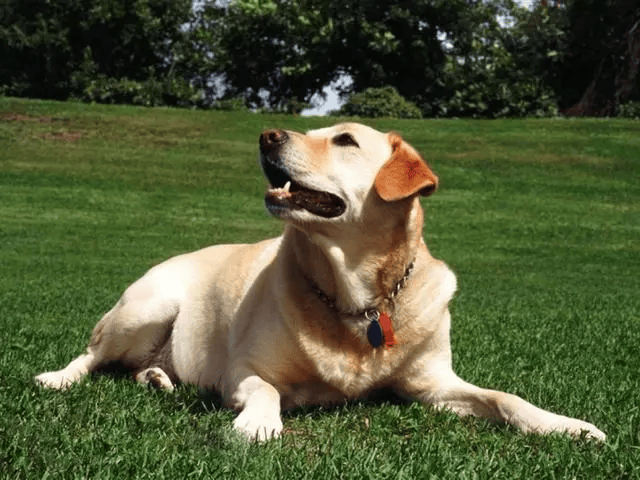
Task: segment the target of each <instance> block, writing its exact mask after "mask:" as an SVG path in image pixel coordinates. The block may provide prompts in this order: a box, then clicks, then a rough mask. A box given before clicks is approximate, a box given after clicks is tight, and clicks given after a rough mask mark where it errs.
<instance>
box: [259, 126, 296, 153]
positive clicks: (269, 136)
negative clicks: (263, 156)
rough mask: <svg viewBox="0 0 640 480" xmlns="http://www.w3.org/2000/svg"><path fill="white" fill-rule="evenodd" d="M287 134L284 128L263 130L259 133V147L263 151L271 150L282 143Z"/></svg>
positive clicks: (287, 136) (285, 139)
mask: <svg viewBox="0 0 640 480" xmlns="http://www.w3.org/2000/svg"><path fill="white" fill-rule="evenodd" d="M288 138H289V135H287V132H285V131H284V130H276V129H273V130H265V131H264V132H262V135H260V149H261V150H263V151H269V150H273V149H275V148H278V147H279V146H281V145H282V144H284V143H285V142H286V141H287V139H288Z"/></svg>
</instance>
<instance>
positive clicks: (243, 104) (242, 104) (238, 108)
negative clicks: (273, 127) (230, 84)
mask: <svg viewBox="0 0 640 480" xmlns="http://www.w3.org/2000/svg"><path fill="white" fill-rule="evenodd" d="M213 108H214V109H216V110H225V111H228V112H244V111H246V110H248V107H247V101H246V100H245V99H244V98H243V97H231V98H224V99H222V100H217V101H216V102H214V104H213Z"/></svg>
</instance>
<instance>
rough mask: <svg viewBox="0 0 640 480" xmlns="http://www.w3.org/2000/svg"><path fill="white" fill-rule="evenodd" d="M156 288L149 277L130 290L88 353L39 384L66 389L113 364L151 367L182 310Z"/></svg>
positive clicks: (93, 339)
mask: <svg viewBox="0 0 640 480" xmlns="http://www.w3.org/2000/svg"><path fill="white" fill-rule="evenodd" d="M146 280H149V279H146ZM154 287H155V285H154V283H153V282H150V281H145V277H143V278H142V279H141V280H139V281H138V282H136V283H134V284H133V285H132V286H131V287H129V289H127V291H126V292H125V294H124V295H123V296H122V298H121V299H120V300H119V301H118V303H117V304H116V305H115V307H113V308H112V309H111V310H110V311H109V312H107V313H106V314H105V315H104V317H102V319H101V320H100V321H99V322H98V324H97V325H96V326H95V328H94V329H93V334H92V336H91V341H90V342H89V346H88V348H87V352H86V353H85V354H83V355H80V356H79V357H77V358H76V359H74V360H73V361H72V362H71V363H69V365H67V366H66V367H65V368H63V369H62V370H58V371H54V372H47V373H43V374H40V375H38V376H37V377H36V378H35V380H36V382H37V383H39V384H40V385H42V386H44V387H48V388H55V389H64V388H67V387H69V386H70V385H71V384H72V383H75V382H77V381H78V380H80V379H81V378H82V377H84V376H85V375H86V374H88V373H89V372H92V371H95V370H98V369H99V368H101V367H103V366H105V365H107V364H110V363H119V364H121V365H122V366H123V367H125V368H128V369H131V370H133V371H138V370H142V369H144V368H147V367H149V366H150V364H151V363H152V362H153V361H154V357H155V356H156V355H157V354H158V352H159V351H160V350H161V349H162V347H163V346H164V345H165V344H166V343H167V342H168V341H169V339H170V336H171V331H172V326H173V321H174V320H175V318H176V316H177V314H178V310H179V304H178V301H177V300H176V299H170V298H167V297H166V296H164V295H162V292H159V291H157V290H158V289H156V288H154ZM160 290H161V289H160Z"/></svg>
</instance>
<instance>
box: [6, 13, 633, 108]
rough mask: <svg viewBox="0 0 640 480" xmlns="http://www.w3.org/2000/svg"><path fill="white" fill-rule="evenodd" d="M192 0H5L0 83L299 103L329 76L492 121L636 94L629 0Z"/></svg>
mask: <svg viewBox="0 0 640 480" xmlns="http://www.w3.org/2000/svg"><path fill="white" fill-rule="evenodd" d="M197 5H198V8H197V9H196V10H195V11H193V5H192V0H60V1H53V0H27V1H25V0H4V1H3V2H1V3H0V94H5V95H18V96H32V97H41V98H56V99H66V98H70V97H71V98H78V99H81V100H85V101H96V102H109V103H134V104H141V105H178V106H198V107H210V108H211V107H212V108H230V107H231V108H251V109H256V110H262V109H268V110H271V111H279V112H289V113H299V112H300V110H302V109H303V108H304V107H305V106H307V105H308V104H309V103H310V102H312V100H313V99H314V98H317V96H318V95H319V96H322V95H323V89H324V88H325V87H327V86H328V85H330V84H333V85H337V89H338V91H339V93H340V94H342V95H343V97H344V98H346V97H347V96H349V95H351V94H358V93H361V92H365V91H366V90H367V89H380V88H385V87H387V86H389V87H393V89H395V91H397V93H398V94H399V96H401V97H403V98H405V99H406V100H407V101H408V102H411V103H413V104H415V105H417V107H418V108H419V110H420V111H421V113H422V115H423V116H473V117H489V118H494V117H505V116H525V115H552V114H555V113H556V112H557V111H558V107H560V108H564V109H565V110H564V111H565V112H568V113H572V112H574V113H575V112H577V111H581V112H583V113H584V112H587V113H590V114H594V113H595V114H612V113H614V112H621V111H622V110H621V108H622V105H623V104H624V105H626V104H627V103H628V102H629V101H638V100H640V88H639V80H638V79H639V78H640V75H638V70H640V4H638V2H637V0H564V1H560V0H556V1H551V0H540V1H539V2H538V3H536V4H534V8H533V9H531V10H528V9H525V8H522V7H519V6H518V5H517V4H516V3H515V2H514V0H409V1H407V0H389V1H387V2H378V1H376V0H340V1H338V0H233V1H223V0H203V1H202V2H198V4H197ZM344 79H348V81H343V80H344ZM372 91H373V92H376V91H377V90H372ZM372 91H369V93H368V95H369V94H371V92H372ZM358 98H359V97H356V99H355V100H357V101H360V100H358ZM355 100H354V101H355ZM352 103H353V102H352ZM567 107H571V108H567ZM625 108H626V111H628V110H629V108H628V107H625Z"/></svg>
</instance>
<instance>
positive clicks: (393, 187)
mask: <svg viewBox="0 0 640 480" xmlns="http://www.w3.org/2000/svg"><path fill="white" fill-rule="evenodd" d="M389 142H390V143H391V158H390V159H389V160H388V161H387V163H385V164H384V165H383V166H382V168H381V169H380V171H379V172H378V175H377V176H376V180H375V187H376V191H377V192H378V195H380V198H382V199H383V200H385V201H387V202H394V201H396V200H402V199H403V198H407V197H410V196H412V195H415V194H416V193H420V194H421V195H431V194H432V193H433V192H434V191H435V189H436V187H437V186H438V177H437V176H436V175H435V173H433V172H432V171H431V169H430V168H429V166H428V165H427V164H426V163H425V161H424V160H423V159H422V157H421V156H420V155H419V154H418V152H416V151H415V150H414V149H413V147H411V146H410V145H409V144H408V143H407V142H405V141H404V140H403V139H402V137H401V136H400V135H398V134H397V133H390V134H389Z"/></svg>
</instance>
